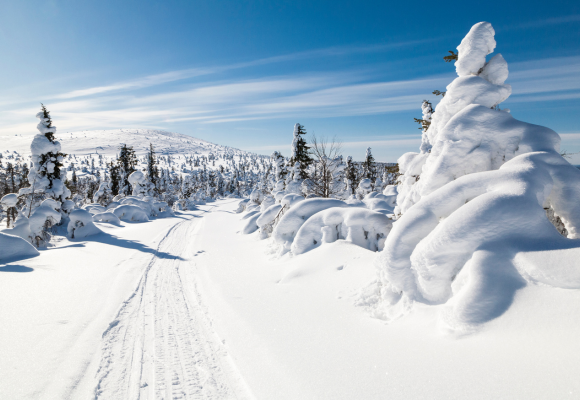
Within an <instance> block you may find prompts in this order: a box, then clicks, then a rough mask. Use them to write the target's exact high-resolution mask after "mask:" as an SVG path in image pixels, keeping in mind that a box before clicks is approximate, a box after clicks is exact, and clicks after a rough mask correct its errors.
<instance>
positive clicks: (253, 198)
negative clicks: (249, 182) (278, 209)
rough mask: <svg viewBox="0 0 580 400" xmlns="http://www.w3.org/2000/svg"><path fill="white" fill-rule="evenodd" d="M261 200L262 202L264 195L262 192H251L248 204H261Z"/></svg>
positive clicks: (257, 190) (258, 190)
mask: <svg viewBox="0 0 580 400" xmlns="http://www.w3.org/2000/svg"><path fill="white" fill-rule="evenodd" d="M262 200H264V194H263V193H262V191H261V190H260V189H254V190H252V193H250V202H252V203H254V204H261V203H262Z"/></svg>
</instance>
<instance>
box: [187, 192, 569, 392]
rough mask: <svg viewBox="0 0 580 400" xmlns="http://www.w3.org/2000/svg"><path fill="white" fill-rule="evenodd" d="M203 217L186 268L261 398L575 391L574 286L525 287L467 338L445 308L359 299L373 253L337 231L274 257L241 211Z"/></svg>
mask: <svg viewBox="0 0 580 400" xmlns="http://www.w3.org/2000/svg"><path fill="white" fill-rule="evenodd" d="M220 208H221V209H224V210H226V211H227V210H233V209H235V203H233V204H231V205H227V204H224V205H223V206H221V207H220ZM204 218H206V219H207V221H206V223H205V224H204V230H203V231H201V232H200V234H199V235H196V237H195V241H194V242H193V246H195V248H196V249H199V251H202V250H203V252H202V253H200V254H199V256H197V257H196V265H197V268H196V270H195V272H194V270H190V271H189V272H188V274H187V276H188V277H189V279H194V277H195V278H196V279H197V278H199V277H201V278H202V282H203V284H199V285H198V289H199V290H200V291H201V293H200V294H201V295H202V297H203V298H205V299H206V300H207V302H208V306H209V309H210V311H211V313H212V315H213V316H214V327H215V329H216V330H217V332H218V333H219V334H220V336H221V337H222V338H223V340H225V342H226V343H227V346H228V352H229V354H230V355H231V356H232V358H233V359H234V360H235V362H236V365H237V366H238V368H239V370H240V373H241V374H242V375H243V376H244V379H245V380H246V382H247V385H248V386H249V387H250V388H251V390H252V392H253V394H254V396H255V397H256V398H266V399H267V398H276V399H297V398H312V399H315V398H316V399H318V398H329V399H330V398H332V399H358V398H361V399H384V398H390V399H415V398H417V399H421V398H424V399H448V398H469V399H490V398H526V399H544V398H570V396H572V397H573V396H574V394H575V393H578V391H579V390H580V382H579V381H578V380H577V376H578V373H579V372H580V367H579V365H578V363H577V362H576V354H578V352H579V351H580V344H579V343H578V341H577V336H578V334H579V333H580V324H578V321H580V319H579V318H578V316H579V315H580V302H579V300H580V292H578V291H572V290H563V289H554V288H549V287H545V286H542V285H529V286H526V287H525V288H522V289H520V290H519V291H518V292H517V293H516V296H515V297H514V300H513V303H512V306H511V307H510V309H509V310H508V311H507V312H506V313H505V314H503V315H502V316H501V317H498V318H497V319H495V320H494V321H492V322H490V323H488V324H487V325H486V328H485V330H482V331H479V332H478V333H477V334H474V335H468V336H463V337H461V338H458V337H456V336H454V335H450V334H449V333H448V332H447V331H445V330H443V329H442V327H441V326H440V322H439V319H438V315H439V313H440V312H441V311H442V306H426V305H421V306H418V307H416V308H415V309H414V312H413V313H411V314H409V315H407V316H406V317H405V318H404V319H399V320H397V321H395V322H393V323H391V324H384V323H382V322H381V321H380V320H377V319H372V318H368V315H367V314H366V312H365V307H364V304H362V306H361V307H356V306H354V304H355V303H357V301H358V300H357V299H358V294H359V292H360V288H361V287H364V286H365V285H366V284H367V282H369V281H371V280H372V279H373V278H374V277H375V270H374V265H373V264H374V259H375V256H376V254H377V253H375V252H371V251H369V250H366V249H364V248H362V247H359V246H355V245H353V244H351V243H348V242H346V241H344V240H337V241H336V242H334V243H329V244H325V245H323V246H320V247H319V248H316V249H314V250H312V251H309V252H307V253H305V254H302V255H299V256H295V257H288V256H284V257H281V258H277V257H275V258H273V257H272V255H271V253H269V252H268V244H267V241H263V240H258V234H254V235H236V234H235V231H236V230H238V229H237V227H239V226H241V225H242V224H243V221H240V220H239V216H236V215H235V214H229V213H227V212H214V213H211V214H207V215H206V216H205V217H204ZM226 225H230V226H232V229H231V230H228V231H224V230H223V229H221V228H220V227H221V226H226ZM396 225H397V223H396V224H395V225H394V226H395V227H396ZM393 229H395V228H393ZM222 243H228V251H227V252H224V251H223V245H222ZM563 257H564V258H566V256H563ZM474 360H476V361H474ZM434 366H436V367H434Z"/></svg>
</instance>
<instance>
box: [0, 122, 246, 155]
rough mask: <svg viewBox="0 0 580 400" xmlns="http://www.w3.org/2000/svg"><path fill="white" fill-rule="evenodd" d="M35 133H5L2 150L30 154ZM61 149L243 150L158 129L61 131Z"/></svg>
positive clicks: (83, 152) (92, 151)
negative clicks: (150, 147)
mask: <svg viewBox="0 0 580 400" xmlns="http://www.w3.org/2000/svg"><path fill="white" fill-rule="evenodd" d="M33 138H34V136H32V135H14V136H2V140H1V141H0V151H6V150H10V151H16V152H18V153H20V154H23V155H28V154H30V143H31V142H32V140H33ZM55 139H56V140H58V142H59V143H60V146H61V148H62V151H63V152H64V153H67V154H75V155H87V154H97V153H98V154H102V155H105V156H114V155H115V154H117V152H118V149H119V146H120V145H121V144H123V143H124V144H126V145H128V146H132V147H133V148H134V150H135V152H136V153H137V155H144V154H145V153H147V151H148V150H149V143H152V144H153V146H154V147H155V151H156V152H157V154H158V155H169V154H171V155H178V154H187V155H191V154H195V153H197V154H208V153H212V152H214V153H215V152H228V151H234V152H241V153H246V152H245V151H243V150H238V149H234V148H231V147H228V146H223V145H218V144H214V143H211V142H208V141H206V140H203V139H198V138H195V137H193V136H188V135H184V134H181V133H175V132H167V131H162V130H155V129H110V130H91V131H77V132H59V133H57V134H56V135H55Z"/></svg>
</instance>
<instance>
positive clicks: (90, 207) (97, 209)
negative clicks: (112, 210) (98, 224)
mask: <svg viewBox="0 0 580 400" xmlns="http://www.w3.org/2000/svg"><path fill="white" fill-rule="evenodd" d="M83 210H86V211H88V212H89V213H91V214H93V215H95V214H99V213H102V212H105V211H107V209H106V208H105V207H103V206H102V205H100V204H98V203H97V204H95V203H92V204H85V205H84V206H83Z"/></svg>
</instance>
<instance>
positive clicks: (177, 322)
mask: <svg viewBox="0 0 580 400" xmlns="http://www.w3.org/2000/svg"><path fill="white" fill-rule="evenodd" d="M198 220H199V218H189V219H187V220H185V221H182V222H179V223H177V224H176V225H174V226H173V227H172V228H171V229H169V231H168V232H167V234H166V236H165V237H164V238H163V239H162V240H161V241H160V243H159V246H158V248H157V252H156V254H155V255H154V256H153V257H152V259H151V261H150V263H149V264H148V266H147V267H146V269H145V272H144V274H143V276H142V278H141V280H140V282H139V284H138V286H137V288H136V289H135V291H134V292H133V294H132V295H131V296H130V297H129V298H128V299H127V300H126V301H125V302H124V303H123V305H122V307H121V309H120V310H119V313H118V315H117V317H116V318H115V320H114V321H113V322H111V324H110V325H109V327H108V328H107V330H106V331H105V332H104V333H103V348H102V356H101V360H100V365H99V369H98V371H97V385H96V388H95V392H94V394H95V399H101V400H105V399H124V400H132V399H238V398H247V397H248V395H247V393H244V392H245V390H244V389H241V388H242V386H243V384H241V383H240V382H241V379H240V377H239V376H238V375H237V371H235V370H234V368H233V367H232V365H231V363H230V362H228V360H227V359H226V358H227V353H226V352H225V350H224V349H223V345H222V343H221V342H220V340H219V338H218V337H217V335H216V334H215V332H214V331H213V330H212V328H211V320H210V319H209V317H208V315H207V312H206V310H205V308H204V306H203V304H202V302H201V299H200V297H199V295H198V294H197V290H196V288H195V283H194V287H193V288H188V289H189V290H184V284H183V281H182V276H181V274H180V268H182V267H191V266H192V265H191V262H190V261H189V259H190V257H189V255H191V253H192V252H193V251H192V250H190V249H189V246H190V243H191V237H192V235H193V231H194V229H195V228H196V225H197V221H198ZM161 254H165V255H166V254H171V255H173V256H174V257H168V256H163V257H161V256H160V255H161ZM189 284H191V283H189Z"/></svg>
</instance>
